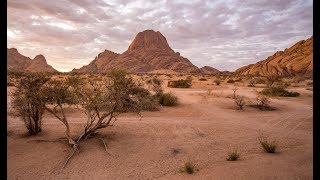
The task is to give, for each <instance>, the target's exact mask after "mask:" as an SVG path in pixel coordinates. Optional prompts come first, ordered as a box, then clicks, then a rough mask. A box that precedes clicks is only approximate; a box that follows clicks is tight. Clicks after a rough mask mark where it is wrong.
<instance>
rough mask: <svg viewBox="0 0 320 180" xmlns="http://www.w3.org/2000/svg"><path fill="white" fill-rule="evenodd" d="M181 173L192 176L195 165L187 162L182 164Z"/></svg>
mask: <svg viewBox="0 0 320 180" xmlns="http://www.w3.org/2000/svg"><path fill="white" fill-rule="evenodd" d="M183 171H184V172H186V173H188V174H192V173H194V171H195V164H194V163H193V162H192V161H188V162H186V163H185V164H184V167H183Z"/></svg>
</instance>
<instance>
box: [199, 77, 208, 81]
mask: <svg viewBox="0 0 320 180" xmlns="http://www.w3.org/2000/svg"><path fill="white" fill-rule="evenodd" d="M199 81H207V79H206V78H200V79H199Z"/></svg>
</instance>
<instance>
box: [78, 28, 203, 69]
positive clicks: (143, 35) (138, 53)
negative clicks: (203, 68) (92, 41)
mask: <svg viewBox="0 0 320 180" xmlns="http://www.w3.org/2000/svg"><path fill="white" fill-rule="evenodd" d="M112 68H123V69H126V70H127V71H128V72H133V73H140V72H151V71H155V70H164V69H166V70H172V71H175V72H178V73H199V72H200V69H199V68H198V67H196V66H195V65H193V64H192V63H191V62H190V61H189V60H188V59H187V58H184V57H182V56H180V53H179V52H174V51H173V50H172V49H171V48H170V46H169V44H168V42H167V40H166V38H165V37H164V36H163V35H162V34H161V33H160V32H159V31H157V32H155V31H153V30H145V31H143V32H139V33H138V34H137V35H136V37H135V38H134V40H133V42H132V43H131V44H130V46H129V48H128V50H127V51H125V52H124V53H122V54H117V53H114V52H112V51H109V50H105V51H104V52H101V53H100V54H98V56H97V57H96V58H95V59H94V60H93V61H92V62H90V64H88V65H86V66H83V67H82V68H80V69H74V70H73V72H105V71H107V70H108V69H112Z"/></svg>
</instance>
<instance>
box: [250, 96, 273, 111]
mask: <svg viewBox="0 0 320 180" xmlns="http://www.w3.org/2000/svg"><path fill="white" fill-rule="evenodd" d="M249 106H250V107H254V108H257V109H259V110H261V111H272V110H274V108H273V107H271V106H270V100H269V98H267V97H261V96H258V97H257V98H256V103H255V104H250V105H249Z"/></svg>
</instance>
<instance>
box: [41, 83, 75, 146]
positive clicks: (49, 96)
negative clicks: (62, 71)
mask: <svg viewBox="0 0 320 180" xmlns="http://www.w3.org/2000/svg"><path fill="white" fill-rule="evenodd" d="M70 86H71V85H70V84H69V83H68V81H61V80H52V81H49V82H48V83H46V85H45V87H44V88H43V90H42V92H43V94H45V99H46V104H45V106H44V107H45V109H46V110H47V111H48V112H49V113H51V114H53V115H54V116H55V117H56V118H57V119H58V120H59V121H61V122H62V123H63V124H64V125H65V127H66V132H65V133H66V137H67V139H68V141H69V144H72V145H75V144H76V143H75V141H74V140H73V139H72V137H71V136H70V126H69V122H68V119H67V117H66V114H65V112H64V108H63V107H64V105H66V104H68V105H72V104H77V102H78V101H77V97H76V96H75V94H74V92H73V91H71V90H70Z"/></svg>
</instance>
